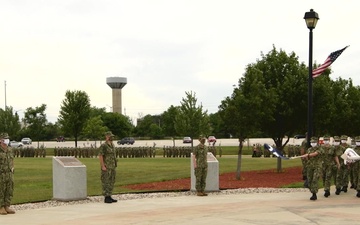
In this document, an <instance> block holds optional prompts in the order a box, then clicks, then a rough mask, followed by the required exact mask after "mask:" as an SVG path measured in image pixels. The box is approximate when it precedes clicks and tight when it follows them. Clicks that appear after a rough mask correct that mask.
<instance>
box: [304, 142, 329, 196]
mask: <svg viewBox="0 0 360 225" xmlns="http://www.w3.org/2000/svg"><path fill="white" fill-rule="evenodd" d="M310 142H311V143H310V144H311V147H310V148H309V149H308V152H307V154H304V155H302V156H301V158H307V159H308V162H307V179H308V185H309V190H310V192H311V193H312V196H311V197H310V200H313V201H315V200H316V199H317V195H316V194H317V192H318V190H319V179H320V176H321V170H322V169H321V166H322V156H323V154H324V150H323V148H322V147H321V146H318V138H317V137H312V138H311V141H310Z"/></svg>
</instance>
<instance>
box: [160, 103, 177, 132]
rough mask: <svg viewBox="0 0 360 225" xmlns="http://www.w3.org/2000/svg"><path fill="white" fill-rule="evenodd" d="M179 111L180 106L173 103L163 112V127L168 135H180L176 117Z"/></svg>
mask: <svg viewBox="0 0 360 225" xmlns="http://www.w3.org/2000/svg"><path fill="white" fill-rule="evenodd" d="M178 113H179V106H173V105H171V106H170V107H169V108H168V109H167V110H166V111H165V112H163V113H162V114H161V129H162V131H163V133H164V135H165V136H166V137H173V138H174V137H176V136H177V135H179V134H178V133H177V132H176V129H175V117H176V116H177V114H178Z"/></svg>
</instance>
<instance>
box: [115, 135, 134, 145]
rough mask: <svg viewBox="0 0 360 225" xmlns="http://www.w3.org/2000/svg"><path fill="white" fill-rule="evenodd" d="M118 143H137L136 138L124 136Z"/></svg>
mask: <svg viewBox="0 0 360 225" xmlns="http://www.w3.org/2000/svg"><path fill="white" fill-rule="evenodd" d="M117 143H118V145H124V144H128V145H129V144H130V145H132V144H134V143H135V139H134V138H132V137H124V138H123V139H121V140H119V141H118V142H117Z"/></svg>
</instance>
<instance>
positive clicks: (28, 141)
mask: <svg viewBox="0 0 360 225" xmlns="http://www.w3.org/2000/svg"><path fill="white" fill-rule="evenodd" d="M21 143H23V144H24V145H31V143H32V140H31V139H30V138H28V137H26V138H23V139H21Z"/></svg>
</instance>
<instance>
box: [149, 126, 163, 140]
mask: <svg viewBox="0 0 360 225" xmlns="http://www.w3.org/2000/svg"><path fill="white" fill-rule="evenodd" d="M149 135H150V137H151V138H152V139H161V138H163V134H162V129H161V127H159V125H157V124H155V123H153V124H151V125H150V133H149Z"/></svg>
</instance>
